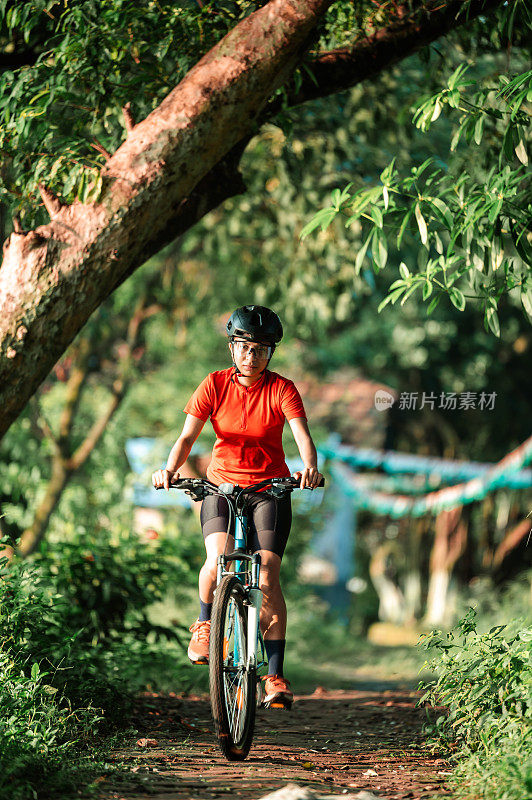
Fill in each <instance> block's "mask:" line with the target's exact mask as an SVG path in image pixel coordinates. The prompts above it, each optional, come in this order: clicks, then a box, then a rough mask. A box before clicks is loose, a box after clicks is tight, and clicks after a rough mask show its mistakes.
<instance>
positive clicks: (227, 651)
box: [209, 575, 257, 761]
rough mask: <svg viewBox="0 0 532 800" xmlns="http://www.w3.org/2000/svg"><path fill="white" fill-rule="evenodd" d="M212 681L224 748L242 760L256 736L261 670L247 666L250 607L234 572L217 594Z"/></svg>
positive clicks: (234, 758) (232, 757) (217, 727)
mask: <svg viewBox="0 0 532 800" xmlns="http://www.w3.org/2000/svg"><path fill="white" fill-rule="evenodd" d="M209 682H210V694H211V708H212V716H213V719H214V726H215V731H216V736H217V738H218V743H219V745H220V749H221V750H222V753H223V754H224V756H225V757H226V758H227V759H228V760H229V761H242V760H243V759H244V758H246V756H247V754H248V753H249V748H250V747H251V741H252V739H253V729H254V726H255V706H256V693H257V674H256V669H255V668H254V667H251V668H250V667H248V666H247V607H246V606H245V605H244V589H243V587H242V584H241V583H240V581H239V580H238V578H236V577H235V576H234V575H226V576H225V577H224V578H223V579H222V581H221V582H220V585H219V586H218V588H217V589H216V594H215V596H214V602H213V607H212V619H211V635H210V644H209Z"/></svg>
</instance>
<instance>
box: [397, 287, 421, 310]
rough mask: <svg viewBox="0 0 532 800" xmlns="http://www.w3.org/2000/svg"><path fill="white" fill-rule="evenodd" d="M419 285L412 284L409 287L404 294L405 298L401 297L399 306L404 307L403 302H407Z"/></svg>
mask: <svg viewBox="0 0 532 800" xmlns="http://www.w3.org/2000/svg"><path fill="white" fill-rule="evenodd" d="M420 285H421V284H420V283H414V284H412V286H410V287H409V288H408V289H407V290H406V292H405V296H404V297H403V299H402V300H401V305H404V303H405V301H406V300H408V298H409V297H410V295H411V294H412V293H413V292H415V291H416V289H418V288H419V286H420Z"/></svg>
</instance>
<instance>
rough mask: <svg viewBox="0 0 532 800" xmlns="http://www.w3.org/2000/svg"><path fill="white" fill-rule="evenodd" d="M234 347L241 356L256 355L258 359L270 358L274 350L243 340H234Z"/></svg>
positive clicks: (265, 345) (264, 345)
mask: <svg viewBox="0 0 532 800" xmlns="http://www.w3.org/2000/svg"><path fill="white" fill-rule="evenodd" d="M233 347H234V348H235V353H237V355H239V356H247V355H249V354H250V353H254V354H255V356H256V357H257V358H269V357H270V355H271V350H272V349H271V347H269V346H268V345H267V344H250V343H249V342H246V341H245V340H243V339H233Z"/></svg>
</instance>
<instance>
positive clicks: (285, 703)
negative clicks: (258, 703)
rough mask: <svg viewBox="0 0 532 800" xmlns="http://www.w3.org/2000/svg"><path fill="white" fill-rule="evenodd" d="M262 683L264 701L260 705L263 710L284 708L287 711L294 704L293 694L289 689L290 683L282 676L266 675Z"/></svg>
mask: <svg viewBox="0 0 532 800" xmlns="http://www.w3.org/2000/svg"><path fill="white" fill-rule="evenodd" d="M263 681H264V699H263V701H262V705H263V706H264V707H265V708H286V709H289V708H291V706H292V703H293V702H294V694H293V692H292V690H291V688H290V682H289V681H287V680H286V678H283V676H282V675H266V677H265V678H263Z"/></svg>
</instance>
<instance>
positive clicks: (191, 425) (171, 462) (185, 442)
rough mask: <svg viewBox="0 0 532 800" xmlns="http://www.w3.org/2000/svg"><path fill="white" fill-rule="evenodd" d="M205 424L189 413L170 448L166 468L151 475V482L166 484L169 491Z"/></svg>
mask: <svg viewBox="0 0 532 800" xmlns="http://www.w3.org/2000/svg"><path fill="white" fill-rule="evenodd" d="M204 425H205V422H204V421H203V420H202V419H199V417H194V416H193V415H192V414H187V418H186V420H185V424H184V425H183V430H182V432H181V436H180V437H179V439H178V440H177V442H176V443H175V444H174V446H173V447H172V449H171V450H170V455H169V456H168V460H167V462H166V469H158V470H157V472H154V473H153V475H152V476H151V482H152V483H153V485H154V486H155V488H160V487H161V486H164V488H165V489H166V491H168V490H169V488H170V484H171V483H172V481H175V480H177V478H179V471H178V470H179V467H181V466H182V465H183V464H184V463H185V461H186V460H187V458H188V456H189V453H190V451H191V449H192V445H193V444H194V442H195V441H196V439H197V438H198V436H199V435H200V433H201V429H202V428H203V426H204Z"/></svg>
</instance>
